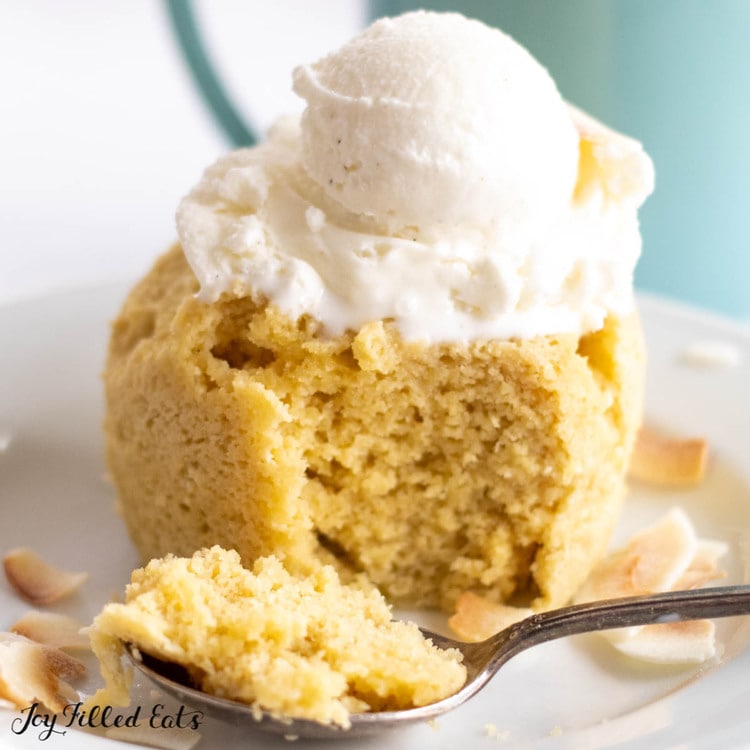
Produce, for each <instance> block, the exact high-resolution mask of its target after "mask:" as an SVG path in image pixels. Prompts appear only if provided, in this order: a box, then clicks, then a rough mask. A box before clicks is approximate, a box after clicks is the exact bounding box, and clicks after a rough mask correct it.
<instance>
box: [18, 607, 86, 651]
mask: <svg viewBox="0 0 750 750" xmlns="http://www.w3.org/2000/svg"><path fill="white" fill-rule="evenodd" d="M83 627H84V626H83V624H82V623H80V622H78V620H75V619H74V618H72V617H68V616H67V615H58V614H56V613H54V612H39V611H36V610H35V611H32V612H27V613H26V614H25V615H24V616H23V617H22V618H21V619H20V620H18V621H17V622H16V623H15V624H14V625H13V626H11V629H10V630H11V632H12V633H17V634H18V635H23V636H25V637H26V638H28V639H30V640H32V641H36V642H37V643H43V644H45V645H46V646H52V647H54V648H62V649H66V648H67V649H71V650H83V649H90V648H91V643H90V641H89V637H88V635H86V633H83V632H81V631H82V630H83Z"/></svg>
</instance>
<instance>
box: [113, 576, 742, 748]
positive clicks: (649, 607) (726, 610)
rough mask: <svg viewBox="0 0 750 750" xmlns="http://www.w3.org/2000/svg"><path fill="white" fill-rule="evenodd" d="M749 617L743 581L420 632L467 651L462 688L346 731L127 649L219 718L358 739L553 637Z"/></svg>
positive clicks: (428, 715) (171, 688) (398, 723)
mask: <svg viewBox="0 0 750 750" xmlns="http://www.w3.org/2000/svg"><path fill="white" fill-rule="evenodd" d="M747 614H750V585H739V586H721V587H715V588H708V589H691V590H688V591H670V592H667V593H663V594H650V595H648V596H634V597H626V598H621V599H607V600H604V601H597V602H588V603H585V604H576V605H573V606H570V607H563V608H561V609H555V610H550V611H548V612H541V613H538V614H534V615H531V616H530V617H527V618H525V619H524V620H521V621H519V622H517V623H515V624H513V625H511V626H510V627H508V628H505V629H504V630H501V631H500V632H498V633H496V634H495V635H493V636H491V637H490V638H488V639H487V640H484V641H480V642H478V643H464V642H462V641H457V640H454V639H452V638H448V637H446V636H442V635H438V634H437V633H432V632H430V631H428V630H425V629H422V633H423V634H424V635H425V636H426V637H428V638H430V639H431V640H432V641H433V643H434V644H435V645H436V646H438V647H440V648H456V649H458V650H459V651H460V652H461V653H462V654H463V661H464V665H465V666H466V669H467V676H466V682H465V683H464V686H463V687H462V688H461V689H460V690H459V691H458V692H456V693H454V694H453V695H450V696H448V697H447V698H444V699H443V700H440V701H437V702H436V703H430V704H428V705H426V706H419V707H416V708H409V709H402V710H398V711H377V712H371V713H355V714H351V715H350V717H349V718H350V722H351V724H350V726H349V727H348V728H342V727H339V726H337V725H330V724H321V723H319V722H316V721H312V720H309V719H300V718H293V717H279V716H276V715H272V714H270V713H265V712H262V711H259V710H258V709H255V708H252V707H251V706H249V705H248V704H246V703H240V702H239V701H233V700H228V699H225V698H218V697H216V696H213V695H209V694H208V693H204V692H202V691H200V690H197V689H195V688H193V687H191V686H190V680H189V677H188V676H187V672H186V670H184V669H183V668H182V667H179V666H178V665H175V664H171V663H168V662H163V661H160V660H158V659H156V658H154V657H151V656H149V655H147V654H141V653H140V652H139V651H138V649H137V648H135V647H134V646H131V645H126V653H127V654H128V655H129V657H130V660H131V661H132V663H133V665H134V666H135V667H136V668H137V669H138V670H139V671H140V672H141V673H143V674H144V675H145V676H146V677H147V678H148V679H149V680H151V681H152V682H153V683H155V684H156V685H157V686H158V687H160V688H161V689H162V690H164V692H166V693H168V694H170V695H172V696H173V697H175V698H177V699H178V700H179V701H181V702H182V703H184V704H185V705H188V706H191V707H192V708H195V709H199V710H201V711H203V712H204V713H205V714H206V715H208V716H211V717H213V718H216V719H220V720H222V721H228V722H230V723H233V724H243V725H247V726H248V727H253V728H256V729H260V730H263V731H266V732H270V733H273V734H279V735H284V736H294V737H305V738H331V737H342V736H346V737H354V736H360V735H366V734H375V733H377V732H382V731H385V730H388V729H394V728H397V727H404V726H407V725H409V724H414V723H417V722H424V721H429V720H430V719H434V718H436V717H438V716H440V715H441V714H444V713H446V712H447V711H451V710H452V709H454V708H457V707H458V706H460V705H461V704H462V703H465V702H466V701H467V700H468V699H469V698H471V697H472V696H474V695H476V694H477V693H478V692H479V691H480V690H481V689H482V688H483V687H484V686H485V685H486V684H487V683H488V682H489V681H490V680H491V679H492V677H494V676H495V675H496V674H497V672H498V671H499V670H500V668H501V667H502V666H503V664H505V663H506V662H507V661H508V660H509V659H511V658H512V657H514V656H515V655H516V654H519V653H521V652H522V651H525V650H526V649H528V648H530V647H532V646H536V645H538V644H541V643H545V642H547V641H552V640H556V639H558V638H563V637H565V636H569V635H577V634H580V633H590V632H594V631H598V630H609V629H612V628H621V627H629V626H636V625H651V624H658V623H666V622H676V621H682V620H702V619H704V618H716V617H731V616H735V615H747Z"/></svg>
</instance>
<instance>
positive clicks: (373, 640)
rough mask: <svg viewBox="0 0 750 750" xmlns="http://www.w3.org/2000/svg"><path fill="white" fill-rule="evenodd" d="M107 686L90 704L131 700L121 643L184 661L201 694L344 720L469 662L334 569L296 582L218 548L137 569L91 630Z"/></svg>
mask: <svg viewBox="0 0 750 750" xmlns="http://www.w3.org/2000/svg"><path fill="white" fill-rule="evenodd" d="M91 638H92V645H93V647H94V650H95V652H96V653H97V655H98V656H99V658H100V662H101V664H102V667H103V670H102V671H103V673H104V675H105V677H106V679H107V687H106V688H105V689H104V691H102V692H101V693H100V694H99V695H98V696H94V699H93V702H94V703H96V702H100V703H101V702H104V703H107V702H113V703H124V702H126V701H127V694H128V685H127V677H126V674H125V672H124V670H123V669H122V667H121V663H120V658H119V652H120V651H121V648H122V646H121V644H122V642H129V643H133V644H135V645H137V647H138V649H139V650H140V651H142V652H144V653H147V654H150V655H151V656H155V657H157V658H160V659H162V660H165V661H169V662H172V663H174V664H180V665H183V666H184V667H185V668H186V669H187V670H188V673H189V674H190V676H191V678H192V681H193V682H194V684H195V685H196V687H198V688H199V689H202V690H204V691H206V692H209V693H211V694H213V695H216V696H219V697H222V698H228V699H232V700H237V701H240V702H243V703H247V704H249V705H250V706H252V707H253V709H254V711H255V712H256V715H257V716H258V717H260V715H261V712H265V713H269V714H271V715H274V716H277V717H283V718H289V717H295V718H305V719H311V720H314V721H318V722H320V723H323V724H336V725H339V726H340V727H342V728H347V727H348V726H349V722H350V720H349V715H350V714H351V713H360V712H365V711H384V710H398V709H404V708H411V707H414V706H422V705H425V704H428V703H433V702H435V701H438V700H440V699H441V698H444V697H447V696H448V695H451V694H452V693H454V692H456V691H457V690H458V689H460V688H461V687H462V685H463V684H464V682H465V679H466V669H465V667H464V666H463V665H462V664H461V654H460V653H459V652H458V651H456V650H455V649H448V650H442V649H438V648H437V647H435V646H434V645H433V644H432V643H431V641H429V640H426V639H425V638H424V637H423V636H422V633H421V632H420V631H419V629H418V628H417V626H416V625H414V624H413V623H406V622H399V621H392V620H391V611H390V608H389V606H388V604H387V603H386V602H385V600H384V599H383V597H382V596H381V595H380V594H378V593H377V592H376V591H374V590H373V589H372V588H370V589H369V590H366V589H363V588H362V587H360V586H357V585H354V584H352V585H347V584H344V583H342V582H341V581H340V580H339V577H338V575H337V573H336V571H335V570H334V568H332V567H331V566H321V567H319V568H317V570H316V571H315V572H314V573H312V574H311V575H308V576H304V577H295V576H293V575H290V573H289V572H288V571H287V570H286V569H285V568H284V566H283V565H282V563H281V562H280V561H279V559H278V558H276V557H273V556H270V557H263V558H260V559H258V560H256V562H255V564H254V565H253V569H252V570H247V569H246V568H244V567H242V565H241V563H240V558H239V555H238V554H237V553H236V552H234V551H227V550H223V549H221V548H220V547H212V548H210V549H205V550H200V551H198V552H196V553H195V554H193V555H192V556H191V557H189V558H186V557H174V556H171V555H170V556H167V557H165V558H163V559H160V560H152V561H151V562H149V564H148V565H147V566H146V567H145V568H141V569H138V570H136V571H134V572H133V575H132V578H131V583H130V584H129V585H128V587H127V589H126V595H125V601H124V602H123V603H112V604H108V605H107V606H106V607H105V608H104V609H103V611H102V612H101V613H100V614H99V615H98V616H97V617H96V619H95V621H94V624H93V627H92V629H91Z"/></svg>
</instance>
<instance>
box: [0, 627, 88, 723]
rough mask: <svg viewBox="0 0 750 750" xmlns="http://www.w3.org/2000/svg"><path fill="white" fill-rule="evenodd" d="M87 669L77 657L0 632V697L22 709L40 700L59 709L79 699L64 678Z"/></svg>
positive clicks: (76, 675) (77, 674)
mask: <svg viewBox="0 0 750 750" xmlns="http://www.w3.org/2000/svg"><path fill="white" fill-rule="evenodd" d="M85 672H86V667H85V665H84V664H83V663H82V662H80V661H79V660H78V659H75V658H74V657H72V656H70V655H69V654H66V653H65V652H64V651H60V650H59V649H56V648H51V647H50V646H45V645H42V644H40V643H34V641H30V640H29V639H28V638H24V637H23V636H21V635H16V634H15V633H0V699H2V700H6V701H9V702H10V703H12V704H13V705H14V706H15V707H16V708H18V709H23V708H26V707H28V706H30V705H31V704H32V703H34V702H36V701H39V702H41V703H43V704H44V705H45V706H46V707H47V708H48V709H49V710H50V711H52V712H54V713H59V712H60V711H62V710H63V709H64V708H65V706H67V705H68V704H69V703H74V702H76V701H78V692H77V691H76V690H75V689H74V688H73V687H72V686H71V685H69V684H68V683H67V682H65V680H66V679H77V678H79V677H81V676H82V675H83V674H85Z"/></svg>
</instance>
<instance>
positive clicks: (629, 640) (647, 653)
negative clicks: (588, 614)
mask: <svg viewBox="0 0 750 750" xmlns="http://www.w3.org/2000/svg"><path fill="white" fill-rule="evenodd" d="M726 551H727V545H726V544H724V543H723V542H716V541H712V540H706V539H697V538H696V535H695V531H694V529H693V526H692V524H691V522H690V519H689V518H688V517H687V515H685V513H684V512H683V511H681V510H679V509H677V508H675V509H672V510H671V511H670V512H669V513H667V514H666V515H665V516H664V517H663V518H662V519H660V520H659V521H658V522H657V523H655V524H653V525H652V526H650V527H649V528H647V529H644V530H643V531H641V532H640V533H638V534H635V535H634V536H633V537H631V539H630V540H629V541H628V543H627V544H626V546H625V547H624V549H622V550H619V551H617V552H615V553H613V554H612V555H610V556H609V557H607V558H606V559H605V560H604V561H602V563H600V564H599V565H598V566H597V568H596V569H595V570H594V571H593V573H592V575H591V576H590V578H589V580H588V581H587V582H586V584H584V586H583V587H582V588H581V590H580V591H579V592H578V594H577V596H576V601H579V602H583V601H591V600H594V599H608V598H616V597H621V596H634V595H639V594H653V593H657V592H660V591H672V590H678V589H686V588H696V587H698V586H702V585H703V584H705V583H708V582H709V581H713V580H716V579H717V578H722V577H723V576H724V575H725V573H724V571H722V570H719V568H718V561H719V558H720V557H721V556H722V555H724V554H725V553H726ZM714 632H715V628H714V625H713V623H712V622H711V621H709V620H698V621H694V622H672V623H664V624H661V623H660V624H657V625H647V626H635V627H629V628H619V629H615V630H607V631H602V632H601V634H600V635H602V636H603V637H604V638H606V639H607V640H609V641H610V642H611V643H613V644H614V646H615V647H616V648H617V649H619V650H620V651H621V652H623V653H625V654H628V655H630V656H633V657H635V658H639V659H644V660H647V661H653V662H658V663H664V664H667V663H669V664H674V663H700V662H702V661H705V660H706V659H708V658H711V657H712V656H713V655H714V654H715V652H716V645H715V636H714Z"/></svg>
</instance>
